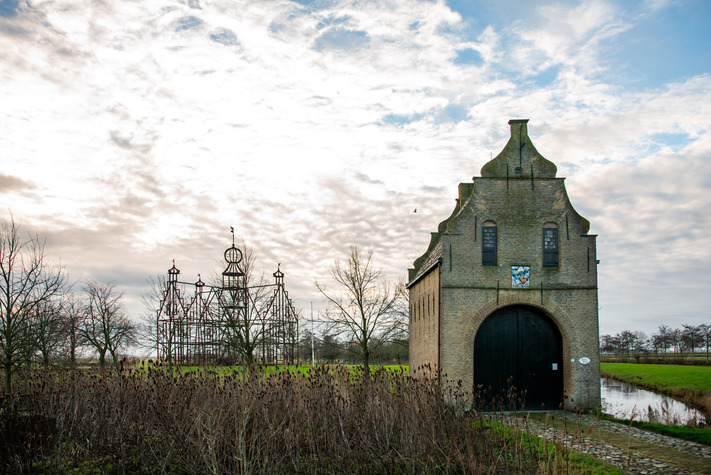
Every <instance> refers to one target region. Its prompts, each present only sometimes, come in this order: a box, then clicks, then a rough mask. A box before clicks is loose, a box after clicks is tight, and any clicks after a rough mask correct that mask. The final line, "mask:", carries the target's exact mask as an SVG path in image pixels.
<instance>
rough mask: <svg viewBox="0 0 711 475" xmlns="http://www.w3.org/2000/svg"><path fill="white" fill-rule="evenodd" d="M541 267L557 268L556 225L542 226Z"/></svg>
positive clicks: (547, 224)
mask: <svg viewBox="0 0 711 475" xmlns="http://www.w3.org/2000/svg"><path fill="white" fill-rule="evenodd" d="M543 267H558V225H557V224H555V223H546V224H544V225H543Z"/></svg>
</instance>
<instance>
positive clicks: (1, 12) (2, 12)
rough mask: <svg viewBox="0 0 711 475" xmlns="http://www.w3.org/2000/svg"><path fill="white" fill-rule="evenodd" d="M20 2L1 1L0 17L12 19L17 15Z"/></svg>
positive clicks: (14, 0)
mask: <svg viewBox="0 0 711 475" xmlns="http://www.w3.org/2000/svg"><path fill="white" fill-rule="evenodd" d="M19 6H20V0H0V17H11V16H15V14H16V13H17V8H18V7H19Z"/></svg>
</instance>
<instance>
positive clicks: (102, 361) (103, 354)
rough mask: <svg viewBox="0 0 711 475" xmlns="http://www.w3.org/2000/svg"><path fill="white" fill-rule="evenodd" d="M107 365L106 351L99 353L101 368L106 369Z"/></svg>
mask: <svg viewBox="0 0 711 475" xmlns="http://www.w3.org/2000/svg"><path fill="white" fill-rule="evenodd" d="M105 365H106V350H103V351H99V368H101V369H104V366H105Z"/></svg>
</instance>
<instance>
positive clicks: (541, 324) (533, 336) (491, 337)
mask: <svg viewBox="0 0 711 475" xmlns="http://www.w3.org/2000/svg"><path fill="white" fill-rule="evenodd" d="M509 378H511V379H512V384H513V386H515V388H516V392H517V393H521V391H524V390H525V391H526V396H525V407H524V408H525V409H541V408H544V409H558V407H559V405H560V403H562V402H563V343H562V338H561V335H560V331H559V330H558V327H557V326H556V325H555V323H554V322H553V321H552V320H551V319H550V318H549V317H548V316H546V315H544V314H543V313H542V312H540V311H538V310H537V309H535V308H533V307H527V306H522V305H515V306H511V307H504V308H501V309H499V310H497V311H495V312H494V313H492V314H491V315H489V316H488V317H487V318H486V320H484V323H482V324H481V327H479V331H477V334H476V338H475V339H474V384H475V385H479V384H480V385H482V386H483V387H484V388H489V387H491V388H492V392H491V393H490V394H493V395H499V394H503V393H505V392H506V390H507V388H508V383H507V381H508V379H509ZM518 407H519V408H520V405H518Z"/></svg>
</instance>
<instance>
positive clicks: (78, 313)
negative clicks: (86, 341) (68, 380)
mask: <svg viewBox="0 0 711 475" xmlns="http://www.w3.org/2000/svg"><path fill="white" fill-rule="evenodd" d="M60 311H61V313H62V321H63V330H62V336H63V337H64V349H63V354H64V355H65V356H69V364H70V365H71V366H75V365H76V361H77V351H78V350H79V348H80V347H81V346H82V341H83V340H82V338H81V336H80V334H79V330H80V327H81V324H82V316H83V315H82V308H81V301H80V300H79V299H78V298H77V297H76V296H75V295H73V294H68V295H66V296H65V297H64V298H63V299H62V304H61V309H60Z"/></svg>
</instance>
